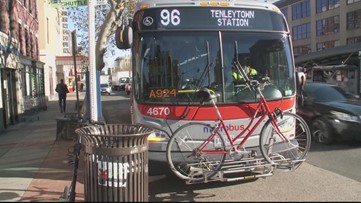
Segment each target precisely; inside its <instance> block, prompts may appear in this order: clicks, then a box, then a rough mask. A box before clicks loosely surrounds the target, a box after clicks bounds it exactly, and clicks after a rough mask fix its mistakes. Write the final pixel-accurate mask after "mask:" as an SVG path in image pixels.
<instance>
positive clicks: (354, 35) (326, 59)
mask: <svg viewBox="0 0 361 203" xmlns="http://www.w3.org/2000/svg"><path fill="white" fill-rule="evenodd" d="M274 4H275V5H276V6H277V7H279V8H280V10H281V12H282V13H283V14H284V15H285V17H286V19H287V22H288V26H289V28H290V30H291V34H292V43H293V51H294V55H295V63H296V66H299V67H302V68H303V69H304V70H305V71H306V72H307V77H308V79H309V80H313V78H311V75H312V74H310V73H311V72H312V69H313V67H317V69H318V70H319V69H320V67H324V68H325V69H328V70H334V71H333V73H334V77H333V78H328V79H330V80H328V81H327V82H330V83H335V84H341V83H343V82H344V81H343V80H344V78H347V77H353V80H354V83H353V84H354V85H353V87H351V88H349V89H348V90H349V91H351V92H353V93H356V94H361V88H360V84H361V82H360V79H361V77H360V72H361V71H360V60H361V59H360V53H361V0H281V1H277V2H276V3H274ZM340 65H342V66H340ZM344 65H347V67H358V68H356V69H355V68H350V70H347V69H345V68H344V67H345V66H344ZM341 67H342V68H341ZM341 69H342V70H341ZM323 82H325V81H323Z"/></svg>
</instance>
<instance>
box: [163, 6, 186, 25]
mask: <svg viewBox="0 0 361 203" xmlns="http://www.w3.org/2000/svg"><path fill="white" fill-rule="evenodd" d="M179 16H180V12H179V10H177V9H173V10H171V11H170V10H167V9H163V10H162V11H161V12H160V18H161V20H160V22H161V23H162V25H164V26H167V25H169V23H171V25H173V26H177V25H179V23H180V21H181V20H180V17H179Z"/></svg>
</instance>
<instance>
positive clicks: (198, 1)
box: [135, 0, 281, 13]
mask: <svg viewBox="0 0 361 203" xmlns="http://www.w3.org/2000/svg"><path fill="white" fill-rule="evenodd" d="M173 6H214V7H239V8H244V7H246V8H251V9H264V10H272V11H275V12H278V13H280V12H281V11H280V10H279V8H278V7H277V6H275V5H273V4H272V3H269V2H261V1H257V0H223V1H216V0H208V1H207V0H172V1H169V0H143V1H140V2H139V3H137V6H136V9H135V11H138V10H140V9H143V8H152V7H173Z"/></svg>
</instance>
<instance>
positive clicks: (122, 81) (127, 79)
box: [119, 78, 129, 83]
mask: <svg viewBox="0 0 361 203" xmlns="http://www.w3.org/2000/svg"><path fill="white" fill-rule="evenodd" d="M119 81H120V82H121V83H126V82H129V78H120V79H119Z"/></svg>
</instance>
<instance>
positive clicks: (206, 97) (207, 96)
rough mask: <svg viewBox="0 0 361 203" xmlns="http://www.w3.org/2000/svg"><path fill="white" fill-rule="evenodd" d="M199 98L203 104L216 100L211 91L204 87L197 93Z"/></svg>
mask: <svg viewBox="0 0 361 203" xmlns="http://www.w3.org/2000/svg"><path fill="white" fill-rule="evenodd" d="M197 98H199V99H200V100H201V103H203V102H204V101H210V100H211V99H214V98H215V96H213V94H212V93H211V90H210V89H208V88H206V87H204V88H202V89H200V90H199V91H198V92H197Z"/></svg>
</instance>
